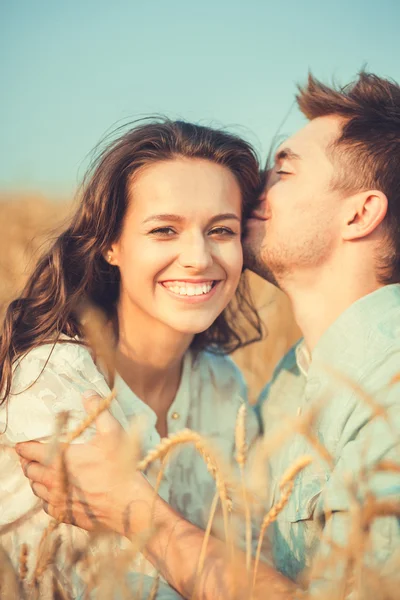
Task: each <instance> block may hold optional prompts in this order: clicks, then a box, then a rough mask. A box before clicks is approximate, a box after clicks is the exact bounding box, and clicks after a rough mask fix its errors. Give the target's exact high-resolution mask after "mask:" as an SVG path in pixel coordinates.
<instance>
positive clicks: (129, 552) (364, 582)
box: [0, 197, 400, 600]
mask: <svg viewBox="0 0 400 600" xmlns="http://www.w3.org/2000/svg"><path fill="white" fill-rule="evenodd" d="M0 200H1V198H0ZM0 211H1V213H0V214H1V219H0V244H1V248H0V250H1V251H0V280H1V282H2V284H1V285H2V287H1V291H0V307H1V304H3V306H4V304H5V303H6V302H7V301H8V300H9V299H10V297H11V296H12V295H13V294H14V293H15V292H16V291H17V290H18V289H19V288H21V286H22V284H23V282H24V280H25V279H26V276H27V273H28V271H29V268H30V267H31V266H32V257H33V256H34V255H35V254H36V253H37V251H38V249H39V248H40V247H41V245H42V244H43V243H44V242H45V239H46V236H47V234H48V231H49V230H52V229H54V228H55V227H59V226H60V222H61V221H62V219H64V218H65V216H66V215H67V213H68V206H67V205H55V204H52V203H51V202H48V201H46V200H45V199H42V198H29V197H27V198H23V199H21V200H19V201H18V202H17V201H15V200H14V199H10V198H3V199H2V202H1V203H0ZM251 285H252V288H253V291H254V294H255V297H256V298H257V305H258V308H259V310H260V313H261V316H262V318H263V320H264V322H265V323H266V326H267V328H268V336H267V337H266V339H265V340H263V341H262V342H260V343H257V344H254V345H252V346H250V347H248V348H245V349H243V350H241V351H239V352H237V353H236V356H235V359H236V360H237V362H238V364H239V365H240V366H241V368H242V369H243V371H244V374H245V377H246V379H247V381H248V382H249V385H250V388H251V389H252V392H253V394H254V395H253V398H254V397H255V396H256V395H257V393H258V392H259V390H260V388H261V387H262V386H263V385H264V384H265V382H266V380H267V379H268V377H269V376H270V374H271V373H272V370H273V368H274V366H275V365H276V363H277V361H278V360H279V358H280V357H281V356H282V355H283V354H284V352H285V351H286V350H287V349H288V347H290V345H291V344H292V343H293V342H294V341H295V340H296V339H297V337H298V334H299V332H298V330H297V328H296V327H295V325H294V321H293V316H292V314H291V312H290V308H289V305H288V302H287V300H286V299H285V298H284V297H283V295H282V294H280V293H279V292H278V291H276V290H275V289H274V288H273V287H272V286H269V285H268V284H266V283H265V282H262V281H261V280H260V279H258V278H257V277H252V279H251ZM97 318H98V317H97V316H96V315H93V314H92V315H91V319H93V320H94V322H95V321H96V319H97ZM89 329H90V324H89ZM91 342H92V344H93V346H94V347H95V348H94V350H95V352H96V353H99V354H100V355H101V356H103V357H107V349H106V348H104V339H100V338H99V336H98V335H96V327H94V328H93V327H92V328H91ZM110 361H111V359H110ZM112 397H113V395H111V396H110V397H109V398H107V399H105V400H104V402H102V403H101V404H100V405H99V408H98V410H96V412H95V413H93V414H92V415H90V416H89V417H88V418H87V419H86V420H85V421H84V422H83V423H82V424H80V425H79V426H78V427H77V429H76V430H75V431H74V432H71V433H70V434H68V436H67V438H66V441H67V443H70V442H72V441H73V440H74V439H75V438H76V437H77V436H78V435H80V434H81V433H82V431H83V430H84V429H86V428H87V427H88V426H90V424H91V423H92V422H93V419H94V418H95V417H96V416H97V415H98V414H99V412H101V411H102V410H106V409H107V407H108V406H109V403H110V402H111V400H112ZM360 397H361V398H363V399H364V400H365V402H366V404H367V405H369V406H371V405H372V404H371V399H370V398H369V397H368V398H367V397H365V398H364V396H363V395H362V394H360ZM374 406H375V405H373V407H374ZM316 415H317V412H314V413H313V412H311V411H310V413H309V414H308V415H303V416H302V417H299V418H298V419H296V420H294V421H293V422H289V421H288V422H287V423H285V424H284V426H283V427H282V431H281V432H279V435H278V436H277V437H276V439H275V438H274V439H271V440H267V441H266V443H265V444H264V445H263V447H262V448H261V452H259V454H258V460H260V461H265V460H266V459H267V457H268V456H269V455H270V454H271V453H272V452H273V451H275V450H276V447H277V446H279V444H280V443H282V442H283V440H284V439H287V437H288V436H290V435H292V434H294V433H296V432H300V433H301V434H302V435H304V436H305V437H307V439H308V440H309V441H310V443H311V445H312V446H313V447H314V449H315V450H316V451H317V452H318V453H319V454H320V455H322V457H323V458H325V460H326V461H327V463H328V465H329V466H331V457H330V455H326V449H325V448H324V447H322V446H321V445H320V443H319V442H318V441H317V440H316V438H315V436H314V433H313V425H314V421H315V418H316ZM65 423H66V418H64V419H63V420H62V422H60V424H59V431H58V434H57V435H56V438H59V434H60V433H61V431H62V429H63V427H64V426H65ZM245 430H246V409H245V407H242V408H241V409H240V411H239V414H238V420H237V426H236V461H237V463H238V467H239V478H238V480H236V479H235V476H234V475H233V473H232V471H231V469H230V468H229V467H228V466H227V465H222V464H221V461H220V459H219V457H218V456H217V455H216V454H215V453H214V450H213V449H212V448H211V447H210V445H209V443H208V441H207V440H205V439H204V438H202V437H201V436H200V435H199V434H198V433H196V432H193V431H190V430H184V431H182V432H180V433H178V434H175V435H173V436H170V437H169V438H167V439H164V440H162V442H161V443H160V445H159V446H158V447H157V448H155V449H154V450H152V451H151V452H150V453H149V454H148V455H147V456H146V457H140V456H139V454H138V453H137V452H136V451H132V448H130V449H128V448H127V449H126V454H127V458H125V459H126V462H127V464H128V463H129V464H130V465H131V467H136V468H139V469H142V470H145V469H146V468H147V467H148V466H149V465H150V464H152V463H154V462H157V461H161V468H163V467H164V466H165V464H166V461H167V460H168V459H169V457H170V453H171V451H172V449H177V448H178V450H180V449H181V448H182V447H184V446H185V445H186V444H188V443H189V444H192V445H194V447H195V448H196V450H197V451H198V452H199V454H200V455H201V456H202V458H203V459H204V460H205V462H206V464H207V466H208V469H209V471H210V472H211V474H212V475H213V477H214V479H215V481H216V490H217V492H216V495H215V498H214V501H213V503H212V508H211V512H210V518H209V523H208V525H207V528H206V536H205V539H204V543H203V548H202V551H201V556H200V560H199V564H198V572H197V575H198V576H199V575H200V573H201V570H202V567H203V563H204V559H205V552H206V547H207V541H208V539H209V536H210V534H211V532H212V525H213V520H214V517H215V516H216V514H217V510H218V505H220V507H221V509H222V517H223V523H224V529H225V539H226V543H227V552H226V556H227V559H228V560H231V561H232V563H231V564H232V572H238V573H240V572H243V573H244V577H245V578H246V580H247V581H248V582H250V583H251V581H254V582H255V579H256V572H257V568H258V562H259V556H260V548H261V543H262V539H263V536H264V534H265V532H266V530H267V528H268V527H269V526H270V525H271V523H273V521H274V520H276V519H277V517H278V515H279V513H280V512H281V511H282V510H283V509H284V507H285V505H286V503H287V502H288V500H289V498H290V495H291V493H292V491H293V487H294V482H295V479H296V477H297V476H298V475H299V473H300V472H301V471H302V469H304V468H306V467H307V466H308V465H309V463H310V461H311V458H310V457H308V456H303V457H299V458H298V459H297V460H296V461H295V462H294V464H293V465H291V467H290V469H289V470H288V471H287V472H286V473H285V474H284V475H283V477H282V480H281V482H280V490H281V496H280V498H279V499H278V501H277V502H276V504H275V505H274V506H273V507H272V508H270V510H269V511H268V512H267V513H266V515H265V517H264V519H263V520H262V524H261V528H260V533H259V535H260V537H259V543H258V550H257V553H256V561H255V563H253V562H252V561H251V560H250V541H251V540H250V520H251V518H252V517H253V515H257V517H258V516H259V504H258V505H257V506H256V503H253V498H254V493H253V491H252V490H251V487H252V486H248V484H247V482H246V481H245V477H244V468H245V466H246V462H247V454H248V453H247V448H246V441H245V440H246V435H245ZM134 437H135V435H134V431H133V433H132V439H131V440H130V442H131V445H132V447H133V446H134V445H135V444H136V445H138V444H137V440H135V439H133V438H134ZM57 447H58V439H55V440H54V443H53V444H51V445H50V446H49V449H50V452H52V453H54V452H56V451H57ZM128 455H129V456H128ZM122 460H124V457H122ZM377 469H381V470H382V471H385V470H396V469H398V466H397V465H396V464H392V463H390V462H389V461H382V462H381V463H380V464H379V465H376V466H375V470H377ZM256 471H257V469H256V470H255V472H256ZM368 475H369V473H368V472H365V473H364V476H365V477H366V478H367V477H368ZM65 486H66V487H67V488H68V487H69V482H68V477H66V479H65ZM232 497H233V500H234V501H233V502H232ZM235 512H237V513H238V514H235ZM353 513H354V514H353V517H354V518H352V522H351V527H352V529H351V531H352V536H351V540H350V543H349V547H348V548H340V549H337V553H338V557H339V558H338V560H343V557H344V559H345V564H346V569H345V571H344V576H343V581H342V582H339V583H340V585H335V586H334V588H332V589H329V590H327V592H326V595H324V600H330V599H331V600H344V598H345V597H346V594H347V593H349V592H352V593H353V594H354V598H359V599H361V598H367V597H368V598H374V599H375V598H376V599H378V598H382V599H384V598H385V599H388V600H394V598H395V597H396V593H397V591H398V589H397V588H395V587H393V588H387V587H383V586H382V585H380V581H379V574H377V573H374V572H373V571H371V570H368V569H364V568H363V555H364V550H365V548H366V547H367V542H368V536H369V531H370V527H371V524H372V522H373V520H374V519H375V518H377V517H381V516H383V515H397V516H399V514H400V507H399V504H398V503H396V502H394V503H391V502H382V501H381V502H378V501H377V500H376V499H374V498H373V497H369V498H368V502H366V503H365V505H357V504H356V503H355V509H354V511H353ZM243 517H244V518H243ZM238 522H239V523H240V522H241V523H242V529H243V530H244V531H245V538H246V555H245V556H246V558H245V565H242V567H243V568H242V571H240V569H238V568H237V555H235V553H234V552H232V551H231V550H232V547H231V543H232V541H233V539H234V538H235V536H236V534H237V533H238V531H237V524H238ZM58 530H59V523H58V522H57V521H54V522H51V523H50V525H49V527H48V528H47V529H46V530H45V532H44V534H43V537H42V540H41V543H40V545H39V547H38V548H30V547H29V545H28V543H26V544H23V545H22V547H21V552H20V560H19V566H18V569H15V568H14V566H13V565H12V563H11V561H10V560H9V558H8V556H7V555H6V554H5V553H4V551H3V549H2V548H1V545H0V597H1V599H2V600H3V599H4V600H8V599H10V600H11V599H13V600H14V599H16V598H20V599H21V600H34V599H36V598H47V597H48V598H51V599H53V600H56V599H60V598H64V599H66V600H72V598H73V595H72V592H71V589H70V581H69V577H68V574H69V571H68V570H67V571H66V573H62V572H60V570H59V568H58V567H57V565H56V557H57V555H58V553H59V551H60V543H59V541H60V538H59V532H58ZM151 533H152V532H148V534H146V535H145V536H144V537H142V538H140V539H139V538H138V539H134V540H132V544H131V546H130V547H129V548H128V549H121V550H120V551H119V552H117V553H116V552H115V551H114V550H113V548H114V542H115V536H113V535H111V534H105V533H104V532H102V533H99V532H95V533H92V534H90V536H89V538H88V542H87V546H86V547H84V548H82V549H80V550H79V551H78V550H76V551H75V552H74V553H73V555H72V556H70V557H69V562H70V564H71V565H72V566H73V567H80V568H81V569H83V570H84V571H85V573H86V577H87V581H88V582H89V584H88V590H89V591H91V592H94V590H95V591H96V594H95V596H94V597H96V598H98V599H99V600H100V599H104V598H108V597H115V595H116V594H117V592H118V593H120V596H118V597H120V598H132V597H142V595H141V594H140V590H139V592H136V595H135V596H132V591H131V590H130V589H129V586H128V584H127V581H126V579H125V577H126V575H127V573H128V571H129V565H130V564H131V562H132V560H133V558H134V556H135V554H138V553H140V552H141V550H142V549H143V547H144V545H145V543H146V541H147V539H148V535H151ZM27 542H29V540H27ZM91 544H94V545H95V546H96V548H97V552H96V556H95V558H94V557H93V554H92V553H91V550H90V548H91ZM32 555H33V556H35V567H34V569H33V575H32V576H30V577H29V576H28V567H27V562H28V558H29V557H30V556H32ZM330 567H331V568H332V565H330ZM325 568H326V565H324V564H323V563H321V564H320V565H315V566H314V570H313V572H312V576H314V577H318V576H319V574H320V573H318V570H319V572H321V570H322V571H323V569H325ZM157 586H158V579H155V580H154V586H153V589H152V590H151V591H150V592H149V594H148V598H155V597H156V591H157ZM247 589H248V596H247V600H251V598H254V600H256V598H257V599H258V598H260V599H261V597H264V596H265V591H264V593H263V594H262V595H261V596H260V595H257V593H256V591H255V590H256V588H255V587H254V586H252V585H251V584H250V585H248V586H247ZM371 590H372V592H373V594H374V595H372V596H371V595H370V594H371ZM92 597H93V596H92ZM192 597H193V598H198V599H199V600H200V597H199V596H198V594H197V592H196V583H195V584H194V590H193V596H192ZM303 597H306V596H303ZM319 597H321V596H319Z"/></svg>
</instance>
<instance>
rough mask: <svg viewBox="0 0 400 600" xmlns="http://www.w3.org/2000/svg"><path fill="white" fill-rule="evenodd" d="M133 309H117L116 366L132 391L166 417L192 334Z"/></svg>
mask: <svg viewBox="0 0 400 600" xmlns="http://www.w3.org/2000/svg"><path fill="white" fill-rule="evenodd" d="M132 312H133V311H131V310H123V309H122V308H121V309H120V310H119V311H118V329H119V331H118V344H117V356H116V369H117V371H118V373H119V374H120V376H121V377H122V379H123V380H124V381H125V383H126V384H127V385H128V386H129V387H130V388H131V390H132V391H133V392H134V393H135V394H136V395H137V396H138V397H139V398H141V399H142V400H143V401H144V402H145V403H146V404H148V405H149V406H150V407H151V408H152V409H153V410H154V412H155V413H156V414H157V416H158V417H159V419H160V420H164V419H165V417H166V415H167V412H168V410H169V408H170V406H171V404H172V402H173V401H174V398H175V396H176V392H177V390H178V387H179V384H180V379H181V374H182V365H183V357H184V354H185V352H186V351H187V350H188V348H189V346H190V344H191V342H192V340H193V335H192V334H185V333H181V332H178V331H175V330H172V329H171V328H169V327H168V326H166V325H165V324H163V323H161V322H160V321H157V320H155V319H151V318H149V317H148V315H143V314H142V315H140V318H139V316H138V315H134V314H131V313H132Z"/></svg>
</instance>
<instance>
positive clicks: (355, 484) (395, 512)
mask: <svg viewBox="0 0 400 600" xmlns="http://www.w3.org/2000/svg"><path fill="white" fill-rule="evenodd" d="M399 388H400V386H399V385H397V386H392V387H391V388H389V389H386V390H384V391H383V392H382V393H381V397H378V398H377V405H379V406H381V407H382V408H383V412H382V414H381V415H380V416H371V409H370V407H366V406H365V404H364V405H363V404H359V403H357V404H356V405H355V409H354V411H353V413H352V414H351V415H350V416H349V419H348V422H347V424H346V427H345V428H344V430H343V434H342V438H343V439H342V440H341V442H342V444H343V447H342V449H341V452H340V458H339V460H338V461H337V463H336V465H335V467H334V469H333V471H332V473H331V475H330V478H329V480H328V481H327V482H326V484H325V486H324V487H323V489H322V492H321V495H320V497H319V500H318V503H317V505H316V512H315V517H316V518H320V519H321V521H322V522H323V523H324V528H323V532H322V537H321V542H320V544H319V547H318V550H317V553H316V555H315V557H314V560H313V564H314V571H315V573H314V575H313V577H312V581H313V584H312V591H313V592H314V593H315V594H316V596H315V597H321V596H320V595H321V594H322V593H323V592H324V593H325V591H326V592H327V591H328V587H329V586H337V585H338V582H343V580H344V578H345V576H346V568H348V567H349V562H348V561H350V560H351V552H352V550H354V549H355V548H356V546H357V544H358V546H359V548H358V550H357V552H358V556H359V553H360V552H362V564H363V568H364V569H366V571H364V573H367V574H368V573H369V574H373V573H376V574H378V573H379V577H378V580H379V581H380V582H381V585H382V586H384V585H386V583H387V584H388V585H391V584H392V583H393V581H394V579H395V578H396V577H398V560H399V552H400V519H399V506H400V505H399V499H400V414H399V413H400V410H399V409H400V405H399V393H400V389H399ZM396 506H397V508H396ZM362 544H365V546H364V549H363V550H361V549H360V548H361V545H362ZM338 548H342V549H343V548H345V549H346V552H343V551H342V552H341V553H340V552H338ZM396 564H397V567H396V566H395V565H396ZM350 566H351V565H350ZM364 579H365V577H364ZM365 581H366V580H365ZM372 581H373V578H371V582H372ZM324 586H325V587H326V590H325V589H324ZM379 593H380V591H379ZM378 595H379V594H378V590H377V596H378ZM312 597H314V596H312ZM351 597H352V596H351V594H350V595H349V598H351ZM361 597H364V595H363V594H362V593H361Z"/></svg>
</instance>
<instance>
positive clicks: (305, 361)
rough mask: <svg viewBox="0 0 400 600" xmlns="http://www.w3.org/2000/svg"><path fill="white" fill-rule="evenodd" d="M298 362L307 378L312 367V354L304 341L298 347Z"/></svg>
mask: <svg viewBox="0 0 400 600" xmlns="http://www.w3.org/2000/svg"><path fill="white" fill-rule="evenodd" d="M295 352H296V362H297V366H298V368H299V370H300V372H301V373H302V374H303V375H304V377H307V375H308V370H309V368H310V365H311V354H310V352H309V351H308V349H307V346H306V343H305V341H304V340H301V341H300V342H299V343H298V344H297V346H296V350H295Z"/></svg>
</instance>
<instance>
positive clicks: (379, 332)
mask: <svg viewBox="0 0 400 600" xmlns="http://www.w3.org/2000/svg"><path fill="white" fill-rule="evenodd" d="M399 316H400V284H392V285H386V286H384V287H382V288H379V289H378V290H375V291H374V292H372V293H370V294H367V295H366V296H363V297H362V298H360V299H359V300H357V301H356V302H354V303H353V304H352V305H351V306H349V307H348V308H347V309H346V310H345V311H344V312H343V313H342V314H341V315H340V316H339V317H338V318H337V319H336V321H335V322H334V323H332V325H331V326H330V327H329V328H328V329H327V330H326V331H325V332H324V333H323V335H322V336H321V338H320V340H319V341H318V343H317V345H316V346H315V348H314V350H313V352H312V362H313V364H314V363H315V362H319V363H320V362H321V363H325V364H330V365H332V366H333V367H339V368H340V369H343V370H344V371H349V372H350V373H351V374H353V375H354V376H356V375H357V370H358V369H363V368H365V366H366V364H367V362H368V361H370V360H373V359H374V357H376V354H377V352H379V350H378V348H379V347H381V346H380V345H382V344H385V345H387V343H388V336H392V337H393V338H396V337H397V336H398V333H397V334H396V333H395V328H396V327H397V328H398V327H399ZM390 330H392V331H390ZM356 356H357V361H355V357H356Z"/></svg>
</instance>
